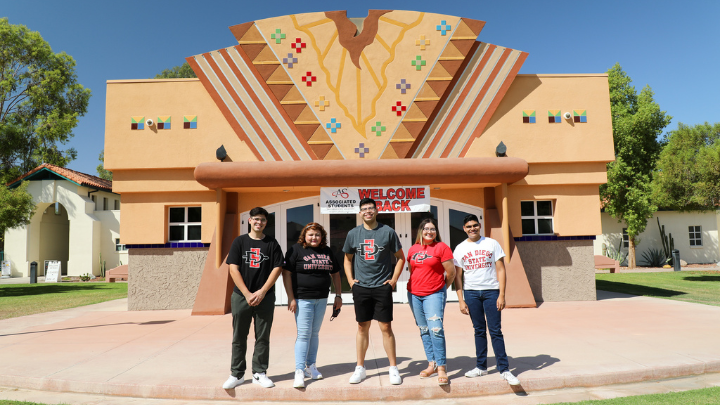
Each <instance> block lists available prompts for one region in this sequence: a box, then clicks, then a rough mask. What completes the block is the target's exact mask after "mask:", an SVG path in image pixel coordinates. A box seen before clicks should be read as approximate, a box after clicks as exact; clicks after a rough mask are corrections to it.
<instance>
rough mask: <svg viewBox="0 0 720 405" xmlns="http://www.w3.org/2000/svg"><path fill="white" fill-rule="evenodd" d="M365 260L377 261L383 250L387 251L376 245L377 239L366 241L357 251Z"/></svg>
mask: <svg viewBox="0 0 720 405" xmlns="http://www.w3.org/2000/svg"><path fill="white" fill-rule="evenodd" d="M356 250H357V251H358V252H359V253H360V254H361V255H363V258H364V259H365V260H368V261H372V260H375V259H377V254H378V253H379V252H380V251H381V250H385V248H384V247H382V246H378V245H376V244H375V239H365V242H363V243H361V244H360V247H359V248H357V249H356Z"/></svg>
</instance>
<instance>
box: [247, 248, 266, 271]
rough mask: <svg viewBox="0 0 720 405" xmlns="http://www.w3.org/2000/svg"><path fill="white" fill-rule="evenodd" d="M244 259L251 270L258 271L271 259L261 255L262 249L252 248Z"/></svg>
mask: <svg viewBox="0 0 720 405" xmlns="http://www.w3.org/2000/svg"><path fill="white" fill-rule="evenodd" d="M243 259H244V260H245V263H247V264H249V265H250V267H251V268H253V269H257V268H259V267H260V263H262V262H264V261H265V260H267V259H269V257H268V256H266V255H264V254H262V253H260V248H250V250H248V251H247V252H245V254H244V255H243Z"/></svg>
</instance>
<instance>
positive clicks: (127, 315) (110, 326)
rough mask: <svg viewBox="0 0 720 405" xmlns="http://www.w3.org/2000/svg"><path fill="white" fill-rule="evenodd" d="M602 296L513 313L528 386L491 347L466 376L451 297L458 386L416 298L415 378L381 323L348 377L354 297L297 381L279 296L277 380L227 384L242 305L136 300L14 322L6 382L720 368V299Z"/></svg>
mask: <svg viewBox="0 0 720 405" xmlns="http://www.w3.org/2000/svg"><path fill="white" fill-rule="evenodd" d="M599 298H600V299H599V300H598V301H588V302H558V303H552V302H548V303H543V304H541V305H540V306H539V307H538V308H536V309H509V310H506V311H505V312H503V332H504V334H505V340H506V345H507V351H508V354H509V356H510V366H511V370H512V371H513V372H514V373H515V375H517V376H518V378H519V379H520V381H521V386H519V387H510V386H509V385H508V384H507V383H506V382H505V381H504V380H502V378H501V377H500V375H499V373H498V372H497V370H496V369H495V367H494V365H495V362H494V357H493V355H492V349H491V348H490V349H489V350H490V359H489V366H490V374H489V375H488V376H484V377H480V378H474V379H469V378H465V377H464V376H463V374H464V373H465V371H467V370H469V369H471V368H473V367H474V343H473V342H474V340H473V336H472V327H471V324H470V319H469V318H468V317H467V316H464V315H462V314H460V312H459V310H458V307H457V304H456V303H449V304H448V306H447V310H446V314H445V333H446V337H447V342H448V371H449V375H450V385H449V386H445V387H440V386H438V385H437V383H436V381H435V379H434V378H431V379H420V378H419V377H418V376H417V374H418V373H419V372H420V370H422V369H423V368H424V367H425V365H426V362H425V359H424V353H423V350H422V345H421V343H420V338H419V336H418V331H417V327H416V326H415V324H414V321H413V318H412V315H411V313H410V310H409V308H408V307H407V305H397V306H396V308H395V321H394V323H393V327H394V330H395V334H396V339H397V342H398V362H399V368H400V372H401V375H402V376H403V378H404V382H403V384H402V385H400V386H393V385H390V384H389V381H388V377H387V368H388V362H387V359H386V358H385V353H384V350H383V347H382V339H381V335H380V332H379V329H378V328H377V326H376V325H373V327H372V329H371V341H370V348H369V350H368V355H367V361H366V367H367V368H368V378H367V379H366V380H365V381H363V382H362V383H361V384H357V385H351V384H349V383H348V377H349V376H350V374H351V372H352V370H353V368H354V365H355V329H356V326H355V325H356V324H355V322H354V316H353V311H352V307H351V306H345V307H344V308H343V312H342V313H341V315H340V317H338V318H337V319H336V320H334V321H333V322H328V321H327V320H326V321H325V323H324V324H323V328H322V330H321V332H320V333H321V337H320V338H321V341H320V352H319V356H318V365H319V368H320V371H321V372H322V373H323V375H324V376H325V378H324V379H323V380H319V381H310V380H308V381H306V384H307V387H306V388H305V389H295V388H292V379H293V371H294V355H293V344H294V340H295V322H294V319H293V317H292V314H290V313H289V312H288V311H287V309H286V307H277V309H276V315H275V323H274V327H273V332H272V336H271V357H270V368H269V370H268V375H269V377H270V378H271V379H273V381H275V383H276V386H275V388H272V389H265V388H261V387H259V386H258V385H254V384H252V383H250V382H249V381H248V382H246V383H245V384H243V385H241V386H239V387H237V388H235V389H233V390H224V389H222V388H221V384H222V383H223V381H225V379H226V378H227V376H228V374H229V359H230V340H231V323H230V316H229V315H224V316H190V311H189V310H179V311H143V312H128V311H127V310H126V309H125V308H126V305H127V304H126V300H118V301H111V302H106V303H102V304H97V305H91V306H88V307H82V308H74V309H68V310H62V311H57V312H49V313H44V314H37V315H31V316H26V317H21V318H14V319H8V320H3V321H0V364H2V367H1V368H0V386H5V387H17V388H22V389H30V390H41V391H59V392H75V393H90V394H100V395H113V396H129V397H138V398H174V399H188V400H190V399H198V400H217V399H226V400H232V399H238V400H242V401H245V402H248V401H291V402H305V401H332V402H337V401H347V400H354V401H381V400H384V401H390V400H410V399H414V400H421V399H431V398H460V397H475V396H487V395H498V394H506V393H513V392H515V393H518V394H524V393H528V394H530V395H532V393H533V392H538V391H545V390H557V389H562V388H577V387H597V386H604V385H610V384H619V383H632V382H640V381H648V380H660V379H667V378H673V377H681V376H690V375H699V374H705V373H716V372H720V345H718V344H717V341H718V339H717V337H718V336H720V307H715V306H709V305H700V304H690V303H685V302H678V301H671V300H663V299H655V298H645V297H632V296H628V295H622V294H611V293H604V292H600V293H599ZM327 315H328V316H329V312H328V314H327ZM251 335H252V333H251ZM251 340H252V339H251ZM249 358H250V354H249V355H248V360H249ZM246 377H249V372H248V373H247V374H246Z"/></svg>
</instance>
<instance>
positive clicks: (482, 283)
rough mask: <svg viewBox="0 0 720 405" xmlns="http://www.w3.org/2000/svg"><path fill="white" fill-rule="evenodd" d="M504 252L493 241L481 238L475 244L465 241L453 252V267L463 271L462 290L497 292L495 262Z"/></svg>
mask: <svg viewBox="0 0 720 405" xmlns="http://www.w3.org/2000/svg"><path fill="white" fill-rule="evenodd" d="M503 257H505V252H504V251H503V249H502V247H501V246H500V244H499V243H497V241H496V240H495V239H490V238H485V237H482V238H480V240H478V241H477V242H470V241H468V240H467V239H465V240H464V241H463V242H462V243H461V244H459V245H457V247H456V248H455V251H454V252H453V258H454V262H455V265H456V266H458V267H462V269H463V289H465V290H498V289H500V283H499V282H498V278H497V271H496V270H495V262H496V261H498V260H500V259H502V258H503Z"/></svg>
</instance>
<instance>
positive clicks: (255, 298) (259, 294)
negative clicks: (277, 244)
mask: <svg viewBox="0 0 720 405" xmlns="http://www.w3.org/2000/svg"><path fill="white" fill-rule="evenodd" d="M280 273H282V267H279V266H278V267H275V268H274V269H272V272H270V277H268V279H267V281H265V284H263V286H262V287H261V288H260V289H259V290H257V291H255V292H254V293H253V294H252V297H251V298H250V299H251V301H248V303H249V304H250V305H253V306H255V305H260V303H261V302H262V300H263V299H264V298H265V294H267V292H268V291H269V290H270V289H271V288H272V286H274V285H275V282H276V281H277V279H278V277H280Z"/></svg>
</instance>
